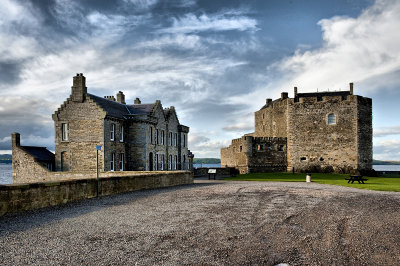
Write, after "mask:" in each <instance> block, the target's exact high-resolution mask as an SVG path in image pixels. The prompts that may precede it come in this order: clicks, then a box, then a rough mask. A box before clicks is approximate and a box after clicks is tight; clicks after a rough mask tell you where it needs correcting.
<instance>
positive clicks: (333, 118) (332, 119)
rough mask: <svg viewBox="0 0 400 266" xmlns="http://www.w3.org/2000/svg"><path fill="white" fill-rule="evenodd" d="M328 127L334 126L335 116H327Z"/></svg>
mask: <svg viewBox="0 0 400 266" xmlns="http://www.w3.org/2000/svg"><path fill="white" fill-rule="evenodd" d="M328 125H336V115H335V114H329V115H328Z"/></svg>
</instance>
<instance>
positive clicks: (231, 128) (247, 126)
mask: <svg viewBox="0 0 400 266" xmlns="http://www.w3.org/2000/svg"><path fill="white" fill-rule="evenodd" d="M222 129H223V130H226V131H248V130H254V126H253V125H250V124H249V123H247V122H244V123H243V122H242V123H239V124H236V125H229V126H225V127H223V128H222Z"/></svg>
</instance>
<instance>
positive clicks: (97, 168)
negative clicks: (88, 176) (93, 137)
mask: <svg viewBox="0 0 400 266" xmlns="http://www.w3.org/2000/svg"><path fill="white" fill-rule="evenodd" d="M99 151H101V146H100V145H96V170H97V188H96V197H98V196H99V186H100V183H99Z"/></svg>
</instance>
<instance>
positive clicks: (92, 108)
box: [53, 97, 105, 171]
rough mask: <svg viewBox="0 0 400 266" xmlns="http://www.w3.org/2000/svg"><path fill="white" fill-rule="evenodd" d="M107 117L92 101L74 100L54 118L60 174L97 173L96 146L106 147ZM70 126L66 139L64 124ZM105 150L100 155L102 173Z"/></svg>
mask: <svg viewBox="0 0 400 266" xmlns="http://www.w3.org/2000/svg"><path fill="white" fill-rule="evenodd" d="M104 117H105V113H104V112H103V111H102V110H101V109H100V108H99V107H98V106H97V105H96V104H95V103H94V102H93V101H92V100H90V98H88V97H87V98H85V100H84V102H74V101H72V100H71V99H70V98H68V99H67V101H66V102H65V103H64V104H63V105H62V106H61V107H60V108H59V109H58V110H57V111H56V112H55V114H54V115H53V120H54V127H55V158H56V169H57V171H61V170H63V171H87V170H95V169H96V146H97V145H101V146H102V147H104V133H105V129H104V126H105V125H104ZM63 123H65V124H67V125H68V139H67V140H63V139H62V124H63ZM103 152H104V148H102V151H101V152H99V165H100V169H105V165H104V161H103V156H104V153H103Z"/></svg>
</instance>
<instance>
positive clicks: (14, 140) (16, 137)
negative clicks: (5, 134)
mask: <svg viewBox="0 0 400 266" xmlns="http://www.w3.org/2000/svg"><path fill="white" fill-rule="evenodd" d="M20 139H21V136H20V134H19V133H17V132H14V133H11V147H12V148H14V147H19V146H20Z"/></svg>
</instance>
